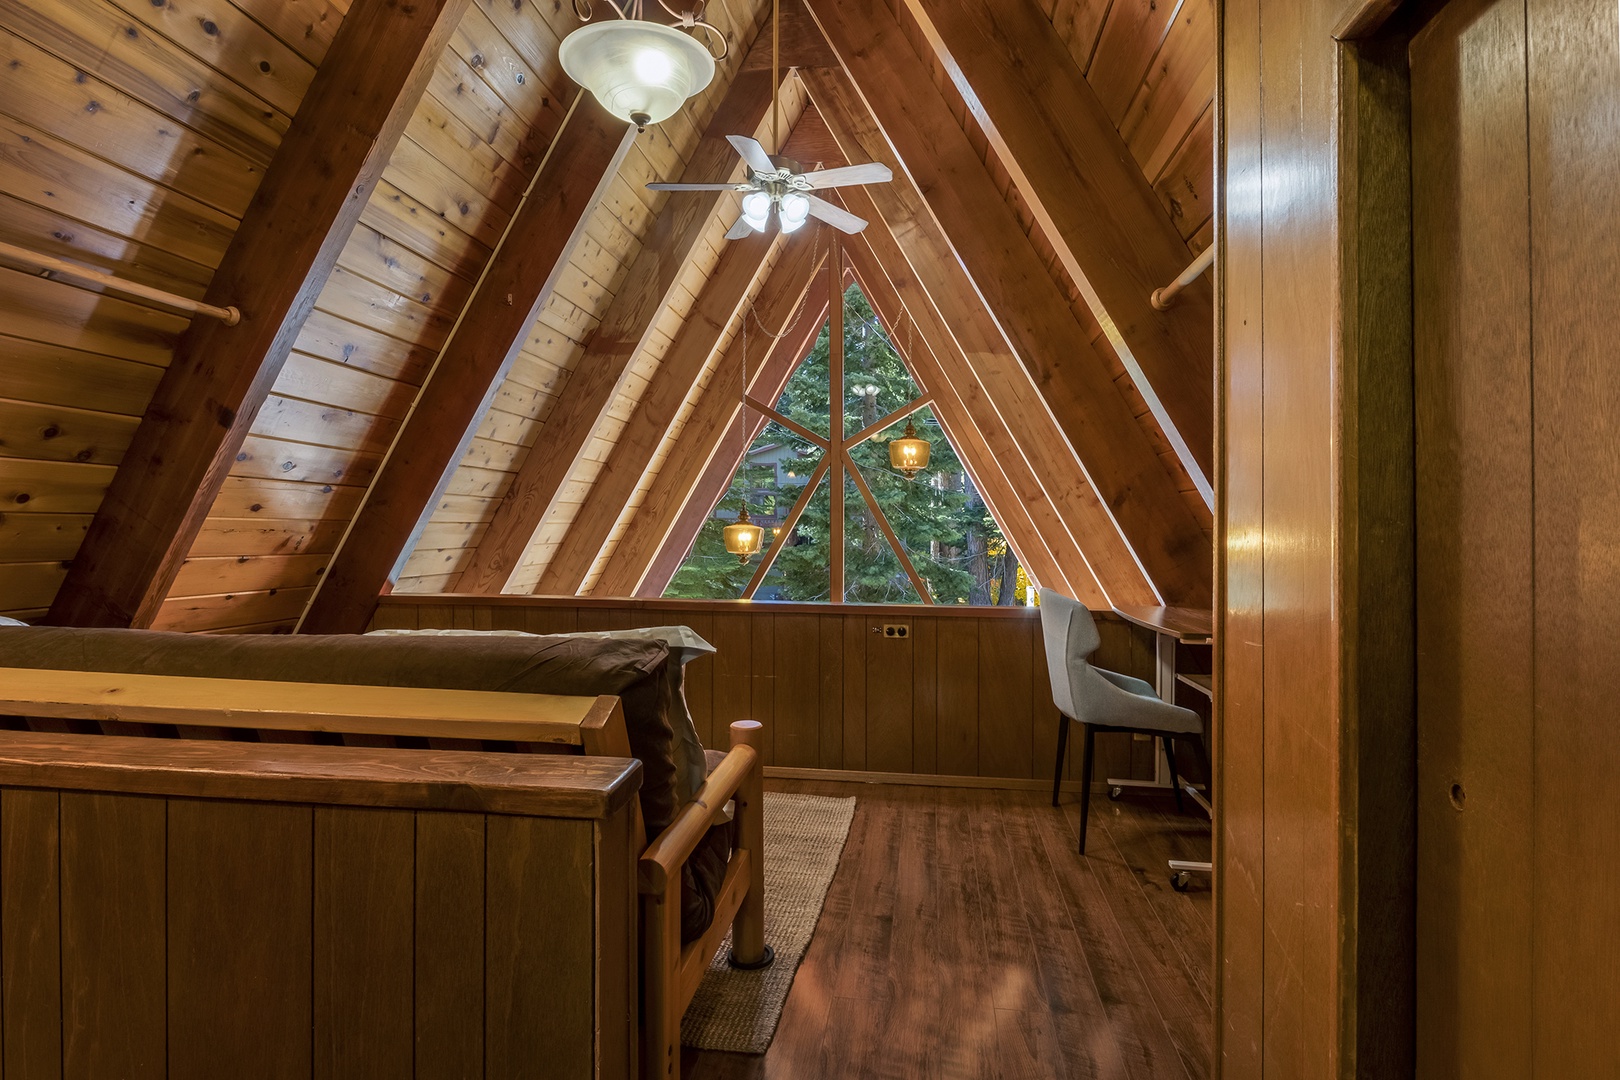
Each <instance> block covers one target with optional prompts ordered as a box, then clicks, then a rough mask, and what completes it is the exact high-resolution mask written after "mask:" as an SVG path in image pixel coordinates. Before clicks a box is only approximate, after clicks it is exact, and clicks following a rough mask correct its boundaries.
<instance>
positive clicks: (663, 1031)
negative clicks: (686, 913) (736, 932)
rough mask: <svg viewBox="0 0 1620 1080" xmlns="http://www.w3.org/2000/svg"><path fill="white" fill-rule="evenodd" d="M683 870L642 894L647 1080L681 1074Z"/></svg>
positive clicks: (677, 1077)
mask: <svg viewBox="0 0 1620 1080" xmlns="http://www.w3.org/2000/svg"><path fill="white" fill-rule="evenodd" d="M680 959H681V875H680V874H678V873H677V874H671V875H670V877H669V880H668V881H667V882H665V884H664V890H663V892H661V893H657V894H655V895H651V896H649V895H645V894H643V896H642V897H641V987H642V1018H641V1022H642V1026H643V1029H644V1030H643V1038H642V1040H641V1045H642V1050H643V1053H644V1054H645V1059H644V1060H643V1061H642V1063H641V1075H642V1076H643V1077H644V1078H646V1080H680V1075H681V990H680V986H679V979H680V966H681V965H680Z"/></svg>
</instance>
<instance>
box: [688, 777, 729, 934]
mask: <svg viewBox="0 0 1620 1080" xmlns="http://www.w3.org/2000/svg"><path fill="white" fill-rule="evenodd" d="M703 756H704V759H705V760H706V762H707V764H708V771H709V772H714V770H715V767H716V766H718V765H719V764H720V763H721V762H722V761H724V760H725V759H726V755H725V754H723V753H721V752H720V751H718V750H705V751H704V752H703ZM732 837H733V830H732V826H731V824H730V823H729V822H728V823H726V824H724V825H716V826H714V827H713V828H712V829H710V830H709V831H708V832H706V833H704V834H703V839H702V840H700V841H698V846H697V847H696V848H695V849H694V850H693V852H692V857H691V858H690V859H688V860H686V866H685V868H683V869H682V871H681V941H682V942H688V941H695V940H696V939H698V938H700V937H702V936H703V933H704V931H705V930H707V929H708V928H709V925H710V924H711V923H713V922H714V903H715V900H716V899H717V898H718V897H719V895H720V886H721V884H722V883H723V882H724V881H725V878H726V863H727V862H729V861H730V860H731V848H732Z"/></svg>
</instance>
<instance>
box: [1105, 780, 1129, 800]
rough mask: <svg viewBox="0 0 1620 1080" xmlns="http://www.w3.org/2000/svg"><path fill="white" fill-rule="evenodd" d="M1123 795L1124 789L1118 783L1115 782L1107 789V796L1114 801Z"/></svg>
mask: <svg viewBox="0 0 1620 1080" xmlns="http://www.w3.org/2000/svg"><path fill="white" fill-rule="evenodd" d="M1124 795H1125V789H1124V788H1122V787H1120V786H1119V785H1118V784H1115V785H1114V786H1113V787H1111V788H1109V789H1108V797H1109V798H1110V799H1112V800H1113V801H1114V802H1119V800H1120V799H1121V798H1123V797H1124Z"/></svg>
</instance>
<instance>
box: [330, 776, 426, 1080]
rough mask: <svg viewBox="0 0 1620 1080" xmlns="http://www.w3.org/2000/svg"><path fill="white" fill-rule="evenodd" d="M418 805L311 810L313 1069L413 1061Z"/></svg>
mask: <svg viewBox="0 0 1620 1080" xmlns="http://www.w3.org/2000/svg"><path fill="white" fill-rule="evenodd" d="M416 834H417V821H416V815H415V814H413V813H412V812H410V811H409V810H372V809H356V808H353V807H320V808H317V809H316V810H315V838H314V853H313V854H314V868H315V869H314V881H313V888H314V895H315V900H314V933H313V971H314V975H313V980H314V987H313V992H314V998H313V1003H314V1004H313V1011H314V1020H315V1030H314V1035H313V1038H314V1063H315V1068H314V1076H315V1077H317V1078H331V1080H338V1078H343V1077H377V1078H383V1077H394V1076H403V1075H405V1074H407V1073H411V1072H412V1070H413V1067H414V1060H413V1059H414V1054H413V1042H414V1040H413V1035H414V1032H415V1020H416V1016H415V1008H414V1006H415V1000H414V998H415V995H414V990H415V970H414V969H415V959H416V956H415V954H416V949H417V941H416V937H415V929H416V922H415V920H416V905H415V901H416V874H415V870H416Z"/></svg>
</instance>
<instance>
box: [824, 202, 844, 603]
mask: <svg viewBox="0 0 1620 1080" xmlns="http://www.w3.org/2000/svg"><path fill="white" fill-rule="evenodd" d="M832 237H833V242H832V255H831V257H830V258H828V260H827V283H828V286H829V289H830V291H829V293H828V295H827V310H828V312H829V314H830V315H831V317H832V318H831V324H830V325H829V327H828V329H827V346H828V353H829V356H828V360H827V365H828V376H827V383H828V386H827V435H828V443H829V446H828V450H827V455H828V457H830V458H831V459H832V467H831V468H830V469H829V470H828V472H827V498H828V502H829V503H830V504H831V506H830V509H831V513H830V514H829V515H828V517H829V520H830V522H831V524H830V525H829V527H828V530H827V537H828V540H827V548H828V550H827V569H828V575H829V579H830V580H829V583H828V595H827V599H828V600H831V601H832V602H833V603H835V604H842V603H843V602H844V241H843V237H841V236H840V235H839V234H838V232H837V231H834V232H833V234H832Z"/></svg>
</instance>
